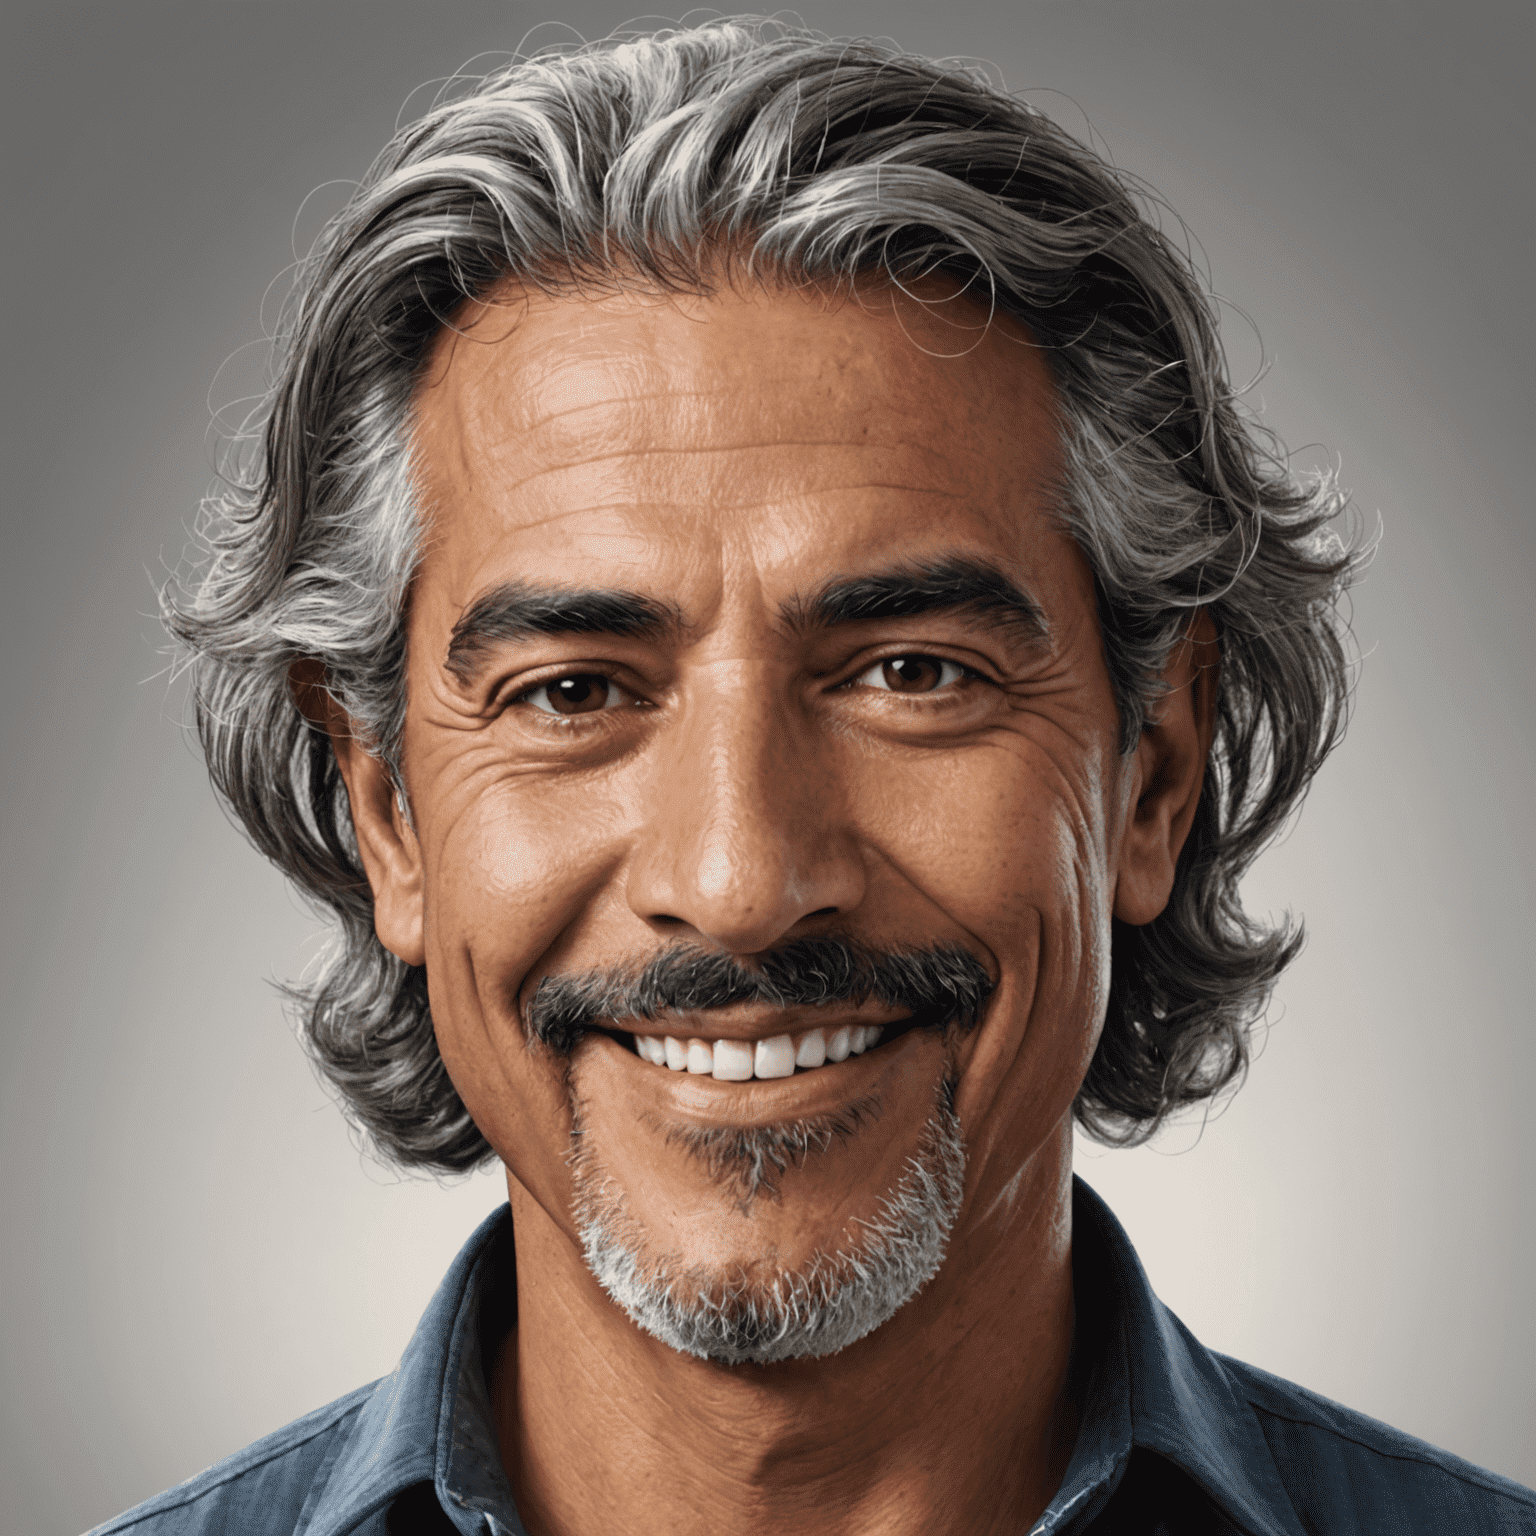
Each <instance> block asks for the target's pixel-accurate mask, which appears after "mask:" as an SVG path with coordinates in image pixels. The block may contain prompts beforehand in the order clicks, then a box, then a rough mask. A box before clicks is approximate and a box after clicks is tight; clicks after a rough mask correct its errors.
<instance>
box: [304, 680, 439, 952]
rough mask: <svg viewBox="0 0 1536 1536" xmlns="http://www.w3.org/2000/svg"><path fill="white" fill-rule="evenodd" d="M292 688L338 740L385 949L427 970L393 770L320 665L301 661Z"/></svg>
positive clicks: (405, 820)
mask: <svg viewBox="0 0 1536 1536" xmlns="http://www.w3.org/2000/svg"><path fill="white" fill-rule="evenodd" d="M288 684H289V687H290V688H291V689H292V691H293V697H294V702H295V703H296V704H297V705H298V707H299V710H300V712H301V713H302V714H303V716H304V718H305V719H306V720H308V721H309V723H310V724H311V725H312V726H314V727H315V728H316V729H318V730H322V731H324V732H325V733H326V735H328V736H329V737H330V738H331V749H332V751H334V752H335V754H336V766H337V767H338V768H339V769H340V770H341V777H342V780H343V782H344V783H345V784H346V786H347V802H348V805H349V806H350V807H351V811H352V827H353V830H354V831H355V832H356V834H357V848H358V852H359V854H360V855H361V856H362V861H363V869H364V871H365V872H366V873H367V876H368V884H369V887H370V888H371V889H372V891H373V926H374V932H375V933H377V934H378V937H379V942H380V943H381V944H382V945H383V946H384V947H385V949H387V950H389V952H390V953H391V954H393V955H397V956H398V957H399V958H400V959H401V960H403V961H405V963H406V964H407V965H423V964H425V963H426V946H425V940H424V936H423V924H422V910H423V906H422V871H421V845H420V844H419V843H418V842H417V840H416V830H415V828H414V827H413V826H412V824H411V819H410V816H409V814H408V813H407V810H406V807H405V804H404V796H403V795H402V794H401V793H400V791H399V788H398V786H397V785H396V783H395V781H394V777H393V775H392V774H391V773H390V771H389V768H388V766H387V765H386V764H385V763H384V762H383V761H382V760H381V759H379V758H378V757H375V756H374V754H373V753H372V752H370V751H368V749H367V748H366V747H365V746H364V745H363V743H362V742H361V741H360V740H359V739H358V736H357V734H356V733H355V731H354V730H353V725H352V719H351V717H350V716H349V715H348V714H347V712H346V710H344V709H343V708H342V707H341V705H340V704H339V703H338V702H337V701H336V699H335V697H334V695H333V694H332V693H331V691H330V689H329V688H328V687H327V686H326V681H325V668H324V667H323V666H322V665H321V664H320V663H319V662H318V661H310V660H305V661H297V662H295V663H294V664H293V666H292V667H291V668H290V669H289V672H288Z"/></svg>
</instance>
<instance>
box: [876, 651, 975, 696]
mask: <svg viewBox="0 0 1536 1536" xmlns="http://www.w3.org/2000/svg"><path fill="white" fill-rule="evenodd" d="M965 675H966V669H965V668H964V667H962V666H961V665H960V663H959V662H957V661H946V660H945V659H944V657H942V656H891V657H889V658H888V659H886V660H885V661H878V662H876V663H875V665H874V666H872V667H871V668H870V669H869V671H867V672H865V673H864V674H863V675H862V676H860V677H858V678H856V679H854V681H855V682H859V683H862V684H863V685H864V686H865V687H866V688H878V689H880V690H881V691H882V692H884V693H933V692H934V691H935V690H937V689H939V688H947V687H948V686H949V685H950V684H951V683H957V682H959V681H960V679H961V678H962V677H964V676H965Z"/></svg>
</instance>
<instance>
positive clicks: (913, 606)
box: [783, 555, 1050, 640]
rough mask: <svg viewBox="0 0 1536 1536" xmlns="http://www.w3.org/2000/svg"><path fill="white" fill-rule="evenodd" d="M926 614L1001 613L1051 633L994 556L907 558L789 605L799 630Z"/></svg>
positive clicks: (1031, 631) (1030, 631) (1021, 625)
mask: <svg viewBox="0 0 1536 1536" xmlns="http://www.w3.org/2000/svg"><path fill="white" fill-rule="evenodd" d="M925 613H964V614H972V615H975V616H976V617H978V618H996V619H1000V620H1002V621H1003V623H1004V625H1005V626H1007V627H1009V628H1015V629H1018V630H1020V631H1021V632H1022V633H1023V635H1024V637H1025V638H1027V639H1031V640H1041V639H1044V638H1045V637H1046V636H1047V635H1048V634H1049V633H1050V630H1049V627H1048V626H1047V624H1046V622H1045V615H1044V614H1043V613H1042V612H1041V611H1040V606H1039V604H1038V603H1036V602H1035V600H1034V599H1033V598H1032V597H1030V596H1029V594H1028V593H1026V592H1025V591H1024V590H1023V589H1022V588H1021V587H1019V586H1018V585H1017V584H1016V583H1015V582H1014V581H1013V580H1012V579H1011V578H1010V577H1008V576H1007V575H1006V574H1005V573H1004V572H1003V570H1002V569H1001V568H1000V567H999V566H996V565H993V564H992V563H991V562H990V561H988V560H982V559H978V558H976V557H974V556H967V555H957V556H952V557H949V558H947V559H938V560H921V561H912V562H908V563H904V564H902V565H899V566H897V567H896V568H895V569H894V570H890V571H879V572H874V573H871V574H870V575H868V576H849V577H843V578H840V579H836V580H833V581H830V582H828V583H827V584H826V585H825V586H823V587H822V588H820V590H819V591H817V592H816V593H815V594H814V595H813V596H811V597H810V598H808V599H796V600H794V601H793V602H791V603H789V604H786V605H785V608H784V611H783V618H784V621H785V623H786V624H788V625H789V626H790V627H791V628H793V629H800V630H804V629H812V628H816V629H830V628H832V627H833V626H835V625H841V624H860V623H867V622H869V621H871V620H877V619H909V618H914V617H916V616H917V615H919V614H925Z"/></svg>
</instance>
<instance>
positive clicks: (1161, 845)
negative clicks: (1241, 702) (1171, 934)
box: [1114, 608, 1221, 926]
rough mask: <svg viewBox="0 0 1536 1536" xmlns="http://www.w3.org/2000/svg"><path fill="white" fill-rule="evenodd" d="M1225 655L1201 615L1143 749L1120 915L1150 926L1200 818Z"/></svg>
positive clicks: (1119, 885)
mask: <svg viewBox="0 0 1536 1536" xmlns="http://www.w3.org/2000/svg"><path fill="white" fill-rule="evenodd" d="M1220 670H1221V651H1220V647H1219V644H1218V641H1217V637H1216V625H1215V624H1214V623H1213V622H1212V619H1211V616H1210V613H1209V612H1208V611H1207V610H1206V609H1204V608H1200V609H1197V610H1196V611H1195V614H1194V616H1193V618H1192V619H1191V620H1190V623H1189V626H1188V627H1187V628H1186V630H1185V632H1184V637H1183V638H1182V639H1181V640H1180V641H1179V642H1178V643H1177V644H1176V645H1175V646H1174V648H1173V651H1172V653H1171V654H1170V655H1169V657H1168V665H1167V666H1166V667H1165V668H1164V669H1163V683H1164V685H1165V687H1166V689H1167V692H1166V693H1165V694H1164V695H1163V696H1162V698H1161V699H1159V700H1158V703H1157V721H1156V723H1155V724H1154V725H1151V726H1149V727H1148V728H1147V729H1146V730H1145V731H1144V732H1143V733H1142V737H1141V741H1140V743H1139V744H1138V745H1137V748H1136V762H1135V766H1134V783H1133V788H1132V805H1131V807H1130V810H1129V813H1128V814H1127V817H1126V822H1125V830H1124V831H1123V833H1122V834H1121V838H1120V862H1119V868H1118V870H1117V873H1116V879H1115V903H1114V914H1115V916H1116V917H1117V918H1119V919H1120V921H1121V922H1123V923H1131V924H1133V925H1135V926H1140V925H1141V924H1143V923H1150V922H1151V921H1152V919H1153V918H1154V917H1156V916H1157V915H1158V914H1159V913H1160V912H1161V911H1162V910H1163V908H1164V907H1166V906H1167V905H1168V898H1169V896H1171V895H1172V894H1173V872H1174V866H1175V865H1176V864H1177V863H1178V860H1179V852H1180V850H1181V849H1182V848H1183V846H1184V839H1185V838H1186V837H1188V836H1189V828H1190V825H1191V823H1192V822H1193V821H1194V819H1195V807H1196V806H1197V805H1198V804H1199V802H1200V787H1201V784H1202V783H1203V782H1204V780H1205V764H1206V759H1207V758H1208V757H1209V756H1210V751H1211V735H1212V733H1213V731H1214V730H1215V727H1216V685H1217V682H1218V680H1219V676H1220Z"/></svg>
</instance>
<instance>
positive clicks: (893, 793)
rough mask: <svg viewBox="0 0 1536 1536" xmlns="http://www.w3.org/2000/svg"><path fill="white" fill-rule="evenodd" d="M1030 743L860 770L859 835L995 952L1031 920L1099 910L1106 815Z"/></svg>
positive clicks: (1075, 920) (1087, 791)
mask: <svg viewBox="0 0 1536 1536" xmlns="http://www.w3.org/2000/svg"><path fill="white" fill-rule="evenodd" d="M1084 777H1085V778H1087V779H1089V783H1088V784H1087V785H1086V786H1084V785H1076V784H1072V783H1069V782H1068V781H1067V780H1066V779H1064V778H1063V777H1062V776H1061V775H1060V774H1059V773H1058V772H1057V771H1056V770H1055V768H1054V766H1053V765H1052V763H1051V761H1050V759H1049V758H1048V757H1047V756H1046V755H1045V754H1044V753H1043V752H1041V751H1040V750H1039V749H1038V748H1037V747H1036V746H1034V744H1032V743H1030V742H1016V743H1010V744H1008V745H1006V746H1002V747H991V746H986V747H977V748H970V749H966V750H962V751H958V752H952V753H933V754H931V755H925V756H924V757H923V758H920V759H914V760H913V761H912V762H911V763H909V764H908V765H905V766H904V767H903V769H902V770H901V771H898V772H894V773H893V772H890V771H889V770H888V769H886V768H881V769H879V770H876V771H872V772H870V773H868V774H867V775H865V780H866V782H865V784H864V785H863V786H862V792H861V793H860V795H859V796H858V797H857V803H859V804H860V805H861V806H862V815H861V818H860V819H861V821H862V822H863V828H862V830H863V832H864V835H865V838H866V839H867V841H868V842H869V843H870V844H871V846H872V847H874V848H876V849H877V850H878V851H879V853H880V855H881V856H882V858H883V859H885V860H886V861H888V862H890V863H892V864H893V865H895V866H896V867H897V869H898V870H899V871H900V873H901V875H902V876H903V877H904V879H905V880H906V881H908V882H909V883H910V884H911V885H912V886H913V887H914V888H916V889H917V890H919V891H921V892H922V893H923V895H924V896H925V897H926V898H927V899H928V900H930V901H932V902H933V903H935V904H936V905H938V906H939V907H941V908H942V909H943V910H944V911H945V913H946V914H947V915H948V916H950V917H951V918H952V919H954V920H955V921H956V922H958V923H959V924H960V925H961V926H962V927H964V928H965V929H966V930H967V931H968V932H970V933H972V934H973V935H975V937H976V938H977V939H979V940H980V941H981V942H982V943H984V944H986V945H987V946H988V947H989V948H990V949H993V950H994V951H996V952H997V958H998V959H999V960H1003V959H1004V955H1003V953H1002V951H1003V950H1005V949H1006V948H1007V947H1008V945H1009V942H1010V936H1013V935H1017V934H1019V933H1020V932H1021V931H1023V930H1024V929H1027V930H1029V931H1030V932H1034V931H1036V930H1037V928H1038V926H1039V924H1040V922H1042V921H1043V922H1044V923H1046V924H1047V925H1048V926H1056V925H1057V924H1059V923H1063V922H1065V923H1067V924H1068V925H1069V926H1071V927H1072V928H1074V929H1076V928H1078V927H1080V926H1081V921H1080V920H1081V919H1082V918H1083V917H1085V916H1087V915H1088V914H1089V913H1097V912H1098V911H1099V909H1101V908H1102V909H1104V910H1105V911H1107V909H1108V899H1109V896H1108V893H1109V889H1110V880H1109V872H1108V868H1107V860H1106V857H1105V853H1106V848H1105V842H1106V840H1105V836H1104V832H1105V819H1106V818H1105V815H1104V807H1103V806H1102V805H1101V803H1100V797H1099V795H1098V794H1097V792H1096V791H1095V789H1094V788H1093V785H1092V782H1091V776H1088V775H1084Z"/></svg>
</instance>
